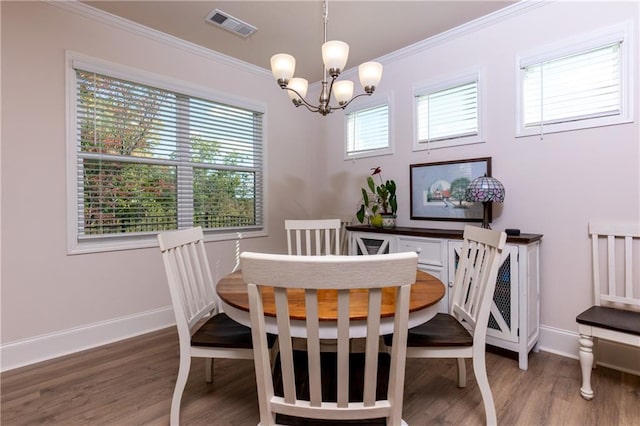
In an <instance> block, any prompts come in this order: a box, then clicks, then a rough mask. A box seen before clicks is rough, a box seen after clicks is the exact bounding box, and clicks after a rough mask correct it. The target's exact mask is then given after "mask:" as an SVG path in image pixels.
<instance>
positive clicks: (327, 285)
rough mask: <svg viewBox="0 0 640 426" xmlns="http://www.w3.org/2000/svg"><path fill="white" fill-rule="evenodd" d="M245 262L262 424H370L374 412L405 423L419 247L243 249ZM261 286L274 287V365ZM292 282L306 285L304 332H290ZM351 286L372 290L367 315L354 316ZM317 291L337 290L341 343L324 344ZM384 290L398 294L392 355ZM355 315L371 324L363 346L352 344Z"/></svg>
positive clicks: (380, 417) (295, 285)
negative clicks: (330, 252) (377, 251)
mask: <svg viewBox="0 0 640 426" xmlns="http://www.w3.org/2000/svg"><path fill="white" fill-rule="evenodd" d="M240 263H241V268H242V275H243V279H244V281H245V282H246V284H247V288H248V292H249V305H250V317H251V330H252V334H253V341H254V348H255V355H256V356H255V359H254V362H255V370H256V382H257V386H258V402H259V405H260V425H262V426H268V425H274V424H276V421H277V422H278V423H277V424H304V425H314V424H317V423H315V422H314V421H319V422H320V424H327V423H328V422H329V421H334V422H335V424H345V422H347V421H348V422H351V421H355V420H363V419H364V421H365V422H366V423H365V424H373V423H372V422H373V420H374V419H378V420H381V421H382V422H383V424H387V425H394V426H397V425H400V424H404V423H403V422H402V420H401V415H402V403H403V392H404V367H405V349H406V333H407V321H408V315H409V297H410V290H411V285H412V284H413V283H414V282H415V279H416V268H417V255H416V254H415V253H413V252H407V253H396V254H389V255H381V256H295V255H276V254H263V253H249V252H245V253H242V254H241V256H240ZM264 286H272V287H273V288H274V295H275V296H274V297H275V304H276V322H277V331H278V341H279V344H280V355H279V361H277V362H276V367H275V369H274V370H272V369H271V364H270V360H269V352H268V345H267V343H268V342H267V340H266V336H267V334H266V325H265V316H264V311H263V300H262V298H263V291H262V288H263V287H264ZM292 289H301V290H303V291H304V300H305V303H304V305H305V310H306V313H305V316H306V328H303V330H304V332H303V333H304V334H305V335H304V336H294V335H292V327H291V318H290V314H289V300H288V298H289V296H290V293H291V290H292ZM354 289H358V291H366V292H368V307H367V315H366V316H365V317H363V318H358V319H354V320H353V321H351V320H350V309H349V299H350V291H354ZM320 290H332V291H336V292H337V306H336V309H337V316H338V318H337V321H336V322H335V327H336V328H337V336H338V339H337V344H336V350H335V351H331V352H326V351H322V350H321V342H320V340H321V339H320V337H319V334H320V333H319V330H320V327H321V321H320V320H319V316H320V315H319V312H318V300H319V298H320V297H321V296H319V294H318V293H319V291H320ZM383 291H392V292H395V297H396V311H395V316H394V324H393V331H394V332H395V333H396V334H395V335H396V339H397V344H396V345H394V346H393V348H392V351H391V353H390V355H389V354H388V353H385V352H381V351H380V350H379V341H380V322H381V318H380V316H381V315H380V313H381V300H382V292H383ZM265 297H266V296H265ZM323 322H324V321H323ZM354 322H355V323H358V324H359V325H360V326H361V325H362V324H363V323H364V324H366V341H365V345H364V347H365V349H364V352H358V353H354V352H351V351H350V350H349V349H350V348H349V346H350V345H349V340H350V339H351V338H352V337H353V332H354V330H355V327H353V326H354ZM322 326H325V327H326V324H322ZM294 337H303V338H306V340H307V345H306V350H303V351H300V350H295V349H294V348H293V344H292V339H293V338H294ZM274 381H275V386H274ZM331 424H334V423H331ZM348 424H352V423H348Z"/></svg>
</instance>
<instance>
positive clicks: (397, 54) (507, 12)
mask: <svg viewBox="0 0 640 426" xmlns="http://www.w3.org/2000/svg"><path fill="white" fill-rule="evenodd" d="M40 1H42V2H44V3H46V4H50V5H53V6H56V7H58V8H61V9H64V10H67V11H69V12H72V13H75V14H77V15H80V16H83V17H85V18H89V19H93V20H95V21H98V22H102V23H104V24H106V25H110V26H112V27H114V28H118V29H121V30H124V31H128V32H130V33H133V34H135V35H139V36H143V37H146V38H148V39H151V40H153V41H158V42H161V43H165V44H166V45H168V46H171V47H175V48H178V49H182V50H185V51H187V52H190V53H193V54H195V55H198V56H201V57H204V58H206V59H209V60H215V61H218V62H221V63H224V64H226V65H229V66H231V67H235V68H238V69H241V70H243V71H249V72H252V73H254V74H256V75H259V76H261V77H268V78H271V77H272V75H271V71H270V70H268V69H266V68H262V67H259V66H257V65H253V64H250V63H248V62H245V61H241V60H240V59H237V58H234V57H232V56H228V55H225V54H223V53H220V52H217V51H215V50H211V49H207V48H205V47H202V46H200V45H197V44H195V43H191V42H188V41H186V40H183V39H180V38H178V37H174V36H172V35H169V34H166V33H163V32H161V31H158V30H155V29H153V28H149V27H147V26H144V25H142V24H138V23H136V22H133V21H129V20H128V19H124V18H121V17H119V16H116V15H113V14H111V13H108V12H105V11H103V10H100V9H96V8H94V7H92V6H89V5H87V4H84V3H80V2H79V1H77V0H40ZM555 1H556V0H521V1H519V2H517V3H514V4H513V5H510V6H507V7H505V8H504V9H500V10H498V11H496V12H492V13H490V14H488V15H485V16H482V17H480V18H478V19H475V20H473V21H469V22H467V23H465V24H462V25H459V26H457V27H455V28H452V29H450V30H447V31H444V32H442V33H440V34H437V35H435V36H433V37H429V38H426V39H424V40H421V41H419V42H416V43H414V44H411V45H409V46H406V47H403V48H401V49H398V50H396V51H394V52H391V53H389V54H387V55H383V56H381V57H379V58H377V59H375V60H376V61H378V62H381V63H390V62H393V61H397V60H400V59H403V58H406V57H407V56H411V55H415V54H417V53H420V52H422V51H424V50H427V49H431V48H433V47H435V46H438V45H440V44H442V43H445V42H448V41H451V40H453V39H456V38H458V37H461V36H464V35H466V34H469V33H472V32H474V31H477V30H479V29H481V28H485V27H488V26H491V25H495V24H497V23H499V22H502V21H505V20H507V19H509V18H512V17H514V16H518V15H521V14H523V13H527V12H529V11H530V10H533V9H536V8H538V7H540V6H543V5H546V4H549V3H554V2H555ZM354 69H355V68H352V69H349V70H345V71H344V73H345V74H349V73H350V72H353V71H354ZM317 84H318V85H319V84H320V83H319V82H317ZM315 85H316V83H313V84H310V87H314V86H315Z"/></svg>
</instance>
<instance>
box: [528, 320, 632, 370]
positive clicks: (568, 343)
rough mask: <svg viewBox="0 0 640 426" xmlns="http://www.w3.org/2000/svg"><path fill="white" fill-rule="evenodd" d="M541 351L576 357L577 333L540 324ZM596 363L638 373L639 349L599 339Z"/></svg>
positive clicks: (539, 343) (539, 344)
mask: <svg viewBox="0 0 640 426" xmlns="http://www.w3.org/2000/svg"><path fill="white" fill-rule="evenodd" d="M538 346H539V348H540V350H541V351H544V352H551V353H554V354H557V355H561V356H565V357H568V358H574V359H578V333H576V332H572V331H567V330H562V329H559V328H553V327H549V326H540V340H539V342H538ZM596 360H597V364H598V365H601V366H603V367H607V368H611V369H614V370H619V371H624V372H626V373H630V374H635V375H640V350H639V349H638V348H634V347H632V346H628V345H622V344H619V343H615V342H610V341H607V340H602V339H600V342H599V343H598V349H597V359H596Z"/></svg>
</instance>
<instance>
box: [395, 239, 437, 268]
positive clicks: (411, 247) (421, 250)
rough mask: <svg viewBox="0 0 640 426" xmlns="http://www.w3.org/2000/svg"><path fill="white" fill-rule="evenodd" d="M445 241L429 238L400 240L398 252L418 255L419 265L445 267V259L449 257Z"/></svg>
mask: <svg viewBox="0 0 640 426" xmlns="http://www.w3.org/2000/svg"><path fill="white" fill-rule="evenodd" d="M444 241H445V240H435V239H433V240H432V239H428V238H406V237H401V238H398V251H399V252H405V251H414V252H416V253H417V254H418V263H422V264H426V265H433V266H437V267H440V268H442V267H444V263H445V262H444V259H445V256H446V255H447V253H446V249H445V244H443V242H444Z"/></svg>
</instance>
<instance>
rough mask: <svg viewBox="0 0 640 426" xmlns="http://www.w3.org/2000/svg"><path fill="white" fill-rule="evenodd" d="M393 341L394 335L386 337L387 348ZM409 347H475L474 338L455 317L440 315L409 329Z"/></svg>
mask: <svg viewBox="0 0 640 426" xmlns="http://www.w3.org/2000/svg"><path fill="white" fill-rule="evenodd" d="M392 341H393V336H392V335H386V336H384V343H385V344H386V345H387V346H391V344H392ZM407 346H410V347H421V346H424V347H432V346H439V347H443V346H473V336H472V335H471V333H469V331H468V330H467V329H466V328H464V327H463V326H462V324H460V321H458V320H457V319H455V318H454V317H453V316H451V315H449V314H444V313H439V314H436V316H435V317H433V318H432V319H431V320H429V321H428V322H425V323H424V324H420V325H419V326H417V327H414V328H410V329H409V335H408V337H407Z"/></svg>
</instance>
